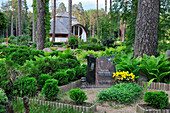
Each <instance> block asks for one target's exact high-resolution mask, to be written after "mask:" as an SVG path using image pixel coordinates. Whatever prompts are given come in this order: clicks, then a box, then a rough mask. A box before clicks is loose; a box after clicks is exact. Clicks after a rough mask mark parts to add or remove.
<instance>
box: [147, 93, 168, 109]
mask: <svg viewBox="0 0 170 113" xmlns="http://www.w3.org/2000/svg"><path fill="white" fill-rule="evenodd" d="M144 101H145V102H146V103H147V104H149V105H151V106H152V107H155V108H158V109H163V108H166V107H167V106H168V104H169V98H168V94H167V93H165V91H154V92H152V91H147V92H145V95H144Z"/></svg>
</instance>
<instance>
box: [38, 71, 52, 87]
mask: <svg viewBox="0 0 170 113" xmlns="http://www.w3.org/2000/svg"><path fill="white" fill-rule="evenodd" d="M51 78H52V77H51V76H50V75H49V74H41V75H40V76H39V77H38V82H37V84H38V87H39V88H40V89H42V88H43V86H44V84H45V81H46V80H48V79H51Z"/></svg>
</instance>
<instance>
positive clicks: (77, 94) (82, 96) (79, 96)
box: [69, 88, 87, 104]
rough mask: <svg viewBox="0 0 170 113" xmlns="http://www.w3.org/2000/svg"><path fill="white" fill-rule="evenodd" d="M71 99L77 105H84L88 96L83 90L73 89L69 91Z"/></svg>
mask: <svg viewBox="0 0 170 113" xmlns="http://www.w3.org/2000/svg"><path fill="white" fill-rule="evenodd" d="M69 98H71V99H72V100H73V101H74V102H76V103H77V104H82V103H83V102H84V101H85V100H87V95H86V93H85V92H84V91H83V90H82V89H80V88H79V89H71V90H70V91H69Z"/></svg>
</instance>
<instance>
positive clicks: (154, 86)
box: [137, 81, 170, 91]
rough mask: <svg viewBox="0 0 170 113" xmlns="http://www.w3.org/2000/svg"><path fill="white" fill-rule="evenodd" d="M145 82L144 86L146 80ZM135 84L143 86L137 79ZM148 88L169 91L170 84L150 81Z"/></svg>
mask: <svg viewBox="0 0 170 113" xmlns="http://www.w3.org/2000/svg"><path fill="white" fill-rule="evenodd" d="M145 83H146V86H147V84H148V82H145ZM137 84H138V85H140V86H142V87H144V85H143V82H142V81H138V82H137ZM148 89H156V90H165V91H170V84H166V83H157V82H152V83H151V84H150V86H149V87H148Z"/></svg>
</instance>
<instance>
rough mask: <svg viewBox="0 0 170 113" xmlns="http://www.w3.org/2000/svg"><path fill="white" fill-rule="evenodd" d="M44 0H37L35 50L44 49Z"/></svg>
mask: <svg viewBox="0 0 170 113" xmlns="http://www.w3.org/2000/svg"><path fill="white" fill-rule="evenodd" d="M44 18H45V2H44V0H37V50H43V49H44V43H45V38H46V32H45V20H44Z"/></svg>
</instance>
